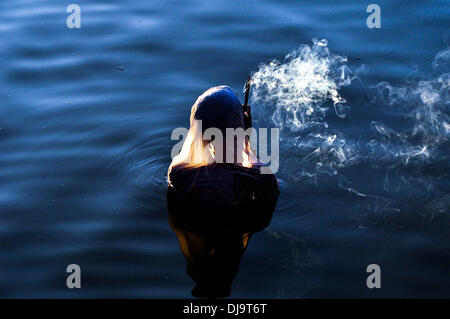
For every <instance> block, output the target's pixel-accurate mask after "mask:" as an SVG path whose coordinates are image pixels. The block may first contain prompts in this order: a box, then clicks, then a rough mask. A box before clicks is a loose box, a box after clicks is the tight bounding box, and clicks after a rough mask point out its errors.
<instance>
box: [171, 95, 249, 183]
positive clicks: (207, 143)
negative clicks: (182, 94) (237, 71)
mask: <svg viewBox="0 0 450 319" xmlns="http://www.w3.org/2000/svg"><path fill="white" fill-rule="evenodd" d="M243 116H244V115H243V112H242V105H241V103H240V101H239V98H238V97H237V96H236V94H235V93H234V92H233V91H232V90H231V89H230V88H229V87H228V86H216V87H213V88H210V89H208V90H207V91H205V92H204V93H203V94H202V95H200V96H199V97H198V98H197V100H196V102H195V103H194V105H193V106H192V108H191V116H190V128H189V131H188V133H187V136H186V138H185V140H184V143H183V146H182V148H181V151H180V153H179V154H178V155H176V156H175V157H174V158H173V159H172V163H171V164H170V166H169V170H168V174H170V172H171V171H172V169H173V168H174V167H184V168H195V167H200V166H205V165H209V164H212V163H224V162H227V163H232V164H234V165H238V166H244V167H251V166H252V164H254V163H256V162H258V159H257V157H256V156H255V155H254V153H253V152H252V150H251V148H250V138H249V135H250V134H249V133H250V132H251V131H250V132H249V131H247V132H245V133H246V134H247V135H245V136H242V133H243V132H244V118H243ZM231 131H234V132H240V133H241V135H240V136H236V135H232V134H231V136H230V132H231ZM220 133H221V134H220ZM217 135H221V136H222V137H224V138H222V140H220V139H219V138H218V136H217ZM238 135H239V134H238ZM212 136H214V139H212ZM211 139H212V141H211Z"/></svg>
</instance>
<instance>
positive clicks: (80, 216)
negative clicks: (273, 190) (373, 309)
mask: <svg viewBox="0 0 450 319" xmlns="http://www.w3.org/2000/svg"><path fill="white" fill-rule="evenodd" d="M370 3H371V1H348V0H345V1H339V2H336V1H331V0H328V1H314V2H311V1H300V0H296V1H272V0H270V1H269V0H264V1H234V0H232V1H205V0H203V1H201V0H197V1H172V0H161V1H159V0H153V1H122V0H118V1H91V0H80V1H78V2H77V4H79V5H80V6H81V10H82V28H81V29H68V28H67V27H66V18H67V16H68V14H67V13H66V6H67V5H68V4H69V3H65V2H61V1H58V2H55V1H46V0H40V1H24V0H15V1H11V0H3V1H2V2H1V4H0V56H1V57H2V59H1V71H0V98H1V103H0V214H1V215H0V216H1V217H0V296H1V297H64V298H66V297H88V298H90V297H188V296H189V295H190V294H189V291H190V289H191V288H192V286H193V283H192V282H191V280H190V279H189V278H188V277H187V276H186V274H185V261H184V257H183V256H182V254H181V253H180V251H179V248H178V242H177V239H176V237H175V236H174V235H173V233H172V231H171V230H170V228H169V226H168V223H167V214H166V203H165V187H166V184H165V174H166V170H167V167H168V165H169V163H170V160H171V159H170V150H171V147H172V146H173V144H174V143H175V142H174V141H171V140H170V133H171V131H172V130H173V129H174V128H176V127H180V126H181V127H186V126H188V120H189V112H190V107H191V105H192V104H193V102H194V101H195V99H196V97H197V96H198V95H199V94H201V93H202V92H203V91H204V90H205V89H207V88H209V87H211V86H215V85H220V84H227V85H229V86H231V87H232V88H234V89H235V90H236V91H239V92H240V90H241V88H242V86H243V84H244V81H245V79H246V77H247V75H248V74H249V73H250V72H256V71H257V70H258V65H259V64H260V63H267V62H268V61H270V60H271V59H274V58H275V59H278V60H281V61H282V59H283V57H284V56H285V55H286V54H287V53H288V52H290V51H291V50H293V49H296V48H298V47H299V46H300V45H302V44H307V45H308V46H312V45H313V44H312V39H313V38H317V39H327V40H328V48H329V51H330V54H338V55H341V56H346V57H347V62H344V63H343V64H344V65H346V67H347V68H348V71H349V72H351V74H352V75H351V83H350V84H348V83H347V84H346V85H340V86H339V88H338V92H339V94H340V95H341V96H342V97H343V98H345V99H346V101H347V102H346V103H345V110H344V113H345V117H340V116H338V114H339V115H342V114H341V113H336V111H335V110H334V107H333V104H332V103H331V102H330V101H329V99H324V100H323V101H320V102H319V103H318V104H319V105H320V106H323V107H326V108H327V110H326V111H325V113H324V114H321V115H320V116H318V117H315V118H314V119H313V120H314V121H315V122H318V123H319V124H318V126H317V123H313V125H311V126H308V128H307V130H302V131H296V130H295V129H293V128H292V127H287V126H285V127H284V130H283V131H282V136H283V138H284V139H283V140H282V142H281V145H280V171H279V172H278V174H277V177H278V178H279V179H280V180H281V192H282V193H281V197H280V199H279V202H278V206H277V209H276V211H275V215H274V218H273V220H272V224H271V226H270V227H269V228H268V229H267V230H265V231H263V232H261V233H258V234H257V235H255V236H254V237H253V238H252V240H251V242H250V244H249V247H248V250H247V252H246V254H245V255H244V257H243V260H242V263H241V267H240V271H239V274H238V275H237V277H236V279H235V282H234V286H233V294H232V296H233V297H256V298H259V297H268V298H297V297H299V298H304V297H450V244H449V242H450V241H449V240H450V215H449V214H450V195H449V194H450V180H449V173H450V166H449V162H450V161H449V160H450V152H449V130H450V128H449V127H450V126H448V125H449V124H448V123H450V121H449V114H450V102H449V94H450V93H449V82H448V81H449V74H448V73H447V72H449V53H448V51H446V50H447V44H448V34H449V33H448V31H449V26H450V23H449V14H450V8H449V5H448V1H445V0H435V1H384V0H383V1H381V0H380V1H378V2H377V4H379V5H380V7H381V19H382V22H381V23H382V27H381V29H368V28H367V26H366V18H367V16H368V14H367V13H366V7H367V5H368V4H370ZM307 62H308V63H310V62H311V61H309V60H308V61H307ZM349 74H350V73H349ZM331 81H332V82H333V83H334V82H336V81H337V82H338V81H339V80H338V78H335V77H331ZM387 82H388V84H387ZM430 99H431V100H430ZM255 103H256V102H255ZM343 105H344V104H343ZM255 106H256V104H255ZM273 107H274V106H273V105H267V104H265V102H264V101H262V102H261V101H260V104H259V106H258V108H255V112H256V110H257V109H259V110H265V111H266V112H269V115H270V114H271V113H270V112H272V111H273V110H274V108H273ZM313 120H312V119H310V118H306V122H305V123H306V124H308V123H310V122H311V121H313ZM264 121H266V122H265V124H267V125H269V126H275V123H274V122H271V120H270V118H269V119H268V118H265V119H261V121H260V123H259V124H260V125H262V124H261V123H264ZM314 121H313V122H314ZM323 122H326V123H327V125H328V127H327V128H326V129H324V128H323V127H321V128H319V126H320V123H323ZM278 124H283V123H278ZM286 127H287V128H286ZM334 135H336V137H335V139H333V141H332V142H331V143H328V144H326V141H327V138H329V137H330V136H331V137H332V136H334ZM324 141H325V142H324ZM328 141H330V140H328ZM424 147H425V149H424ZM317 149H319V151H316V150H317ZM315 151H316V153H314V152H315ZM311 154H312V155H311ZM342 154H343V155H344V157H342V156H341V155H342ZM73 263H75V264H78V265H80V267H81V269H82V288H81V289H73V290H69V289H68V288H67V287H66V275H67V274H66V267H67V265H69V264H73ZM373 263H375V264H379V265H380V266H381V271H382V287H381V289H374V290H370V289H368V288H367V287H366V277H367V274H366V267H367V265H369V264H373Z"/></svg>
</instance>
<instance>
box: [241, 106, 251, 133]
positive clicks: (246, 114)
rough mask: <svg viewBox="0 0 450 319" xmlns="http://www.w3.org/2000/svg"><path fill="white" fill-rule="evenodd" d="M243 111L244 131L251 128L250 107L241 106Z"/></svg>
mask: <svg viewBox="0 0 450 319" xmlns="http://www.w3.org/2000/svg"><path fill="white" fill-rule="evenodd" d="M242 110H243V111H244V129H245V130H246V129H248V128H250V127H252V114H251V112H250V105H242Z"/></svg>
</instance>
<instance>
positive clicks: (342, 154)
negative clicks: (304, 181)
mask: <svg viewBox="0 0 450 319" xmlns="http://www.w3.org/2000/svg"><path fill="white" fill-rule="evenodd" d="M346 62H347V58H346V57H344V56H340V55H336V54H332V53H330V51H329V49H328V47H327V41H326V40H320V41H319V40H317V39H313V45H312V46H308V45H302V46H300V48H299V49H297V50H294V51H292V52H291V53H289V54H288V55H287V56H286V57H285V59H284V62H283V63H281V62H279V61H276V60H274V61H272V62H270V63H268V64H261V65H259V69H258V71H257V72H256V73H254V74H253V75H252V105H253V108H254V110H255V111H254V112H253V113H254V114H256V117H255V119H256V122H259V124H260V125H261V124H263V123H264V124H266V123H268V122H272V124H273V125H275V126H277V127H279V128H280V134H281V140H282V142H284V145H282V148H283V149H282V153H283V154H282V156H284V157H288V158H291V157H292V158H296V159H300V161H299V162H297V163H298V164H299V166H297V167H296V168H295V169H294V170H295V171H296V173H295V174H291V173H288V174H289V175H290V176H292V177H294V178H296V177H300V176H308V177H314V176H315V173H316V172H321V173H325V174H328V175H335V174H337V170H338V169H339V168H341V167H344V166H346V165H349V164H350V163H352V162H353V161H354V160H355V159H356V158H357V156H356V154H355V149H354V148H352V147H351V146H349V145H348V143H347V142H346V138H345V137H344V135H343V134H342V133H340V132H338V131H335V130H333V129H331V128H329V125H328V123H327V121H326V116H327V113H328V112H327V111H328V110H329V109H330V107H334V109H335V113H336V115H337V117H338V118H344V117H345V115H346V112H347V111H348V107H346V106H345V102H346V101H345V99H344V98H343V97H342V96H341V95H340V94H339V89H340V88H341V87H343V86H347V85H350V84H351V81H352V78H351V72H350V70H349V69H348V68H347V66H346Z"/></svg>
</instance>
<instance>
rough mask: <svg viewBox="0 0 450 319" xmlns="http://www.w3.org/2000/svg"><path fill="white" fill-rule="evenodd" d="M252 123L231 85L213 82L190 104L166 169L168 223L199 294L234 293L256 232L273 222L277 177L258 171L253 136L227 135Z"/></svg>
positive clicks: (195, 292)
mask: <svg viewBox="0 0 450 319" xmlns="http://www.w3.org/2000/svg"><path fill="white" fill-rule="evenodd" d="M247 89H248V86H247ZM251 125H252V124H251V115H250V107H248V106H247V103H245V104H244V106H242V105H241V103H240V101H239V98H238V97H237V96H236V94H235V93H234V92H233V91H232V90H231V89H230V88H229V87H227V86H218V87H213V88H210V89H209V90H207V91H206V92H204V93H203V94H202V95H201V96H199V97H198V99H197V101H196V102H195V104H194V105H193V106H192V109H191V117H190V129H189V132H188V135H187V136H186V139H185V141H184V144H183V147H182V149H181V152H180V154H179V155H177V156H175V157H174V158H173V161H172V163H171V165H170V167H169V170H168V182H169V186H168V190H167V204H168V212H169V223H170V226H171V227H172V229H173V231H174V232H175V234H176V235H177V237H178V240H179V243H180V248H181V250H182V252H183V254H184V256H185V257H186V261H187V274H188V275H189V276H190V277H191V278H192V279H193V280H194V281H195V282H196V284H197V285H196V287H195V288H194V289H193V290H192V295H194V296H196V297H226V296H228V295H230V290H231V285H232V281H233V279H234V277H235V276H236V274H237V272H238V269H239V263H240V260H241V257H242V254H243V253H244V251H245V249H246V247H247V244H248V241H249V239H250V237H251V235H252V234H253V233H255V232H258V231H261V230H262V229H264V228H265V227H267V226H268V225H269V223H270V220H271V218H272V213H273V211H274V209H275V205H276V202H277V200H278V195H279V189H278V184H277V181H276V179H275V176H274V175H273V174H267V171H266V173H265V174H261V166H262V164H261V163H260V162H259V161H258V159H257V158H256V156H255V155H254V154H253V153H252V151H251V149H250V145H249V144H250V143H249V139H248V138H246V137H243V138H239V137H236V136H231V137H230V136H227V131H228V132H229V129H233V130H236V129H238V130H239V129H241V130H245V129H248V128H249V127H251ZM211 129H213V131H212V132H213V134H211V133H209V134H208V132H211ZM227 129H228V130H227ZM214 130H215V131H214ZM205 132H206V133H207V134H205ZM214 132H216V133H215V134H214ZM204 135H210V137H211V138H210V139H209V140H205V139H204V138H203V137H204ZM228 135H229V134H228ZM219 137H220V138H219ZM222 137H225V139H223V138H222Z"/></svg>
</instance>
